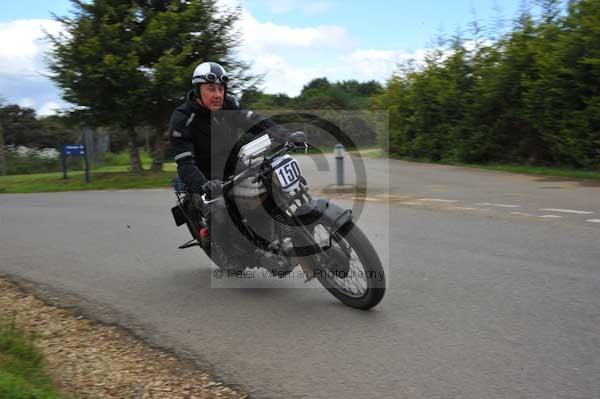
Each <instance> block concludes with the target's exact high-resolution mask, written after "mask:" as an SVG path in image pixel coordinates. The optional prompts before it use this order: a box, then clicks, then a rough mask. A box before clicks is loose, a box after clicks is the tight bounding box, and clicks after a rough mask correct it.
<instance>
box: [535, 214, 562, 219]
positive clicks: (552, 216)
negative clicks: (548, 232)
mask: <svg viewBox="0 0 600 399" xmlns="http://www.w3.org/2000/svg"><path fill="white" fill-rule="evenodd" d="M538 217H540V218H542V219H559V218H562V216H558V215H542V216H538Z"/></svg>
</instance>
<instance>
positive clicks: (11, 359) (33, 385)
mask: <svg viewBox="0 0 600 399" xmlns="http://www.w3.org/2000/svg"><path fill="white" fill-rule="evenodd" d="M0 317H1V316H0ZM0 398H3V399H4V398H6V399H65V398H66V396H63V395H62V394H60V393H59V392H58V390H56V389H55V388H54V387H53V385H52V381H51V379H50V378H49V377H48V375H47V374H46V373H45V370H44V358H43V356H42V355H41V353H40V352H39V351H38V350H37V349H36V347H35V345H34V341H33V339H32V337H30V336H29V335H28V334H27V333H26V332H25V331H24V330H23V329H21V328H19V327H17V326H15V323H14V321H11V320H8V319H7V318H6V317H4V318H0Z"/></svg>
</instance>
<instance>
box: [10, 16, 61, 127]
mask: <svg viewBox="0 0 600 399" xmlns="http://www.w3.org/2000/svg"><path fill="white" fill-rule="evenodd" d="M61 31H62V26H61V24H60V23H58V22H57V21H54V20H50V19H21V20H16V21H11V22H7V23H0V43H2V46H1V47H0V96H2V97H4V98H5V100H6V101H7V102H12V103H17V104H19V105H21V106H24V107H30V108H34V109H35V110H36V111H38V113H39V112H43V113H44V114H45V115H47V114H49V113H51V111H50V109H51V108H50V107H49V106H46V104H49V103H52V107H55V108H61V107H62V108H64V107H65V106H66V103H64V102H62V101H61V100H60V99H59V98H60V92H59V90H58V89H57V88H56V86H54V84H53V83H52V82H51V81H50V80H49V79H48V78H47V77H46V76H44V75H47V74H49V71H48V68H47V67H46V65H45V62H44V57H45V56H46V52H47V51H48V50H49V48H50V43H49V42H48V41H47V40H46V39H45V35H46V33H45V32H48V33H50V34H58V33H60V32H61Z"/></svg>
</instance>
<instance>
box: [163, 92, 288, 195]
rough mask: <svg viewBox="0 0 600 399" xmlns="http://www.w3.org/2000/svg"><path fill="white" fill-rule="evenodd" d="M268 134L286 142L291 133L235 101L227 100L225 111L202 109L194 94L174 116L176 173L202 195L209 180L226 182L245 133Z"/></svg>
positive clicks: (172, 134)
mask: <svg viewBox="0 0 600 399" xmlns="http://www.w3.org/2000/svg"><path fill="white" fill-rule="evenodd" d="M249 128H252V129H250V130H249V132H250V133H252V134H255V135H256V134H259V133H262V132H265V131H266V132H267V133H268V134H269V136H270V137H271V138H272V139H274V140H279V141H284V140H285V138H286V137H287V136H288V135H289V131H288V130H287V129H285V128H284V127H282V126H281V125H277V124H275V123H274V122H273V121H271V120H270V119H267V118H263V117H261V116H259V115H257V114H255V113H253V112H252V111H248V110H241V109H240V108H239V106H238V105H237V103H236V101H235V100H234V99H233V98H231V97H226V98H225V101H224V103H223V111H210V110H209V109H207V108H204V107H201V106H200V105H199V104H198V103H197V102H196V101H195V98H194V92H193V91H190V92H188V93H187V96H186V99H185V102H184V103H183V104H181V105H180V106H178V107H177V108H176V109H175V111H174V112H173V114H172V115H171V121H170V126H169V140H170V142H171V146H172V148H173V150H174V154H175V161H176V162H177V173H178V174H179V177H180V179H181V180H182V181H183V183H184V184H185V185H186V186H187V188H188V190H190V191H191V192H195V193H202V185H203V184H204V183H205V182H206V181H207V180H213V179H220V180H223V178H224V177H225V176H223V171H224V169H225V162H226V160H227V158H228V156H229V155H230V152H231V151H232V150H233V151H237V150H238V149H239V146H238V145H237V143H238V140H239V138H240V136H241V134H242V133H244V132H245V131H248V129H249Z"/></svg>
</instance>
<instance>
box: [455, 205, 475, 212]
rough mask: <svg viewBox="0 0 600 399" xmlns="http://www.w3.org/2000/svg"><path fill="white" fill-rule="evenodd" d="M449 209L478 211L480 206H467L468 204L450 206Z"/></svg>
mask: <svg viewBox="0 0 600 399" xmlns="http://www.w3.org/2000/svg"><path fill="white" fill-rule="evenodd" d="M450 209H458V210H461V211H479V210H481V208H469V207H468V206H451V207H450Z"/></svg>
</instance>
